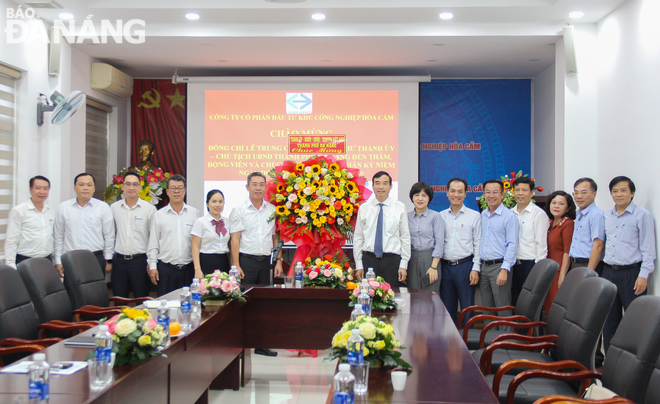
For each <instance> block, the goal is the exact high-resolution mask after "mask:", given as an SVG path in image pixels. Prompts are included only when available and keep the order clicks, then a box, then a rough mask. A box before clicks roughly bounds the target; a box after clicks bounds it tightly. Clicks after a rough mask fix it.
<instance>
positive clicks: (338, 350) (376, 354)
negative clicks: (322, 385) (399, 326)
mask: <svg viewBox="0 0 660 404" xmlns="http://www.w3.org/2000/svg"><path fill="white" fill-rule="evenodd" d="M354 328H358V329H359V330H360V335H361V336H362V338H364V359H365V361H369V363H370V364H371V366H372V367H379V366H381V365H382V366H401V367H403V368H405V369H410V368H412V366H410V364H409V363H408V362H406V361H404V360H403V359H401V352H399V351H397V349H405V348H406V347H404V346H402V345H401V343H399V341H398V340H397V339H396V336H395V335H394V329H393V328H392V326H391V325H389V324H387V323H385V322H383V321H380V320H378V319H377V318H373V317H369V316H367V315H363V316H360V317H358V318H357V319H356V320H355V321H347V322H345V323H344V324H343V325H342V327H341V330H339V331H338V332H337V333H336V334H335V336H334V337H332V348H330V350H331V351H332V352H331V353H330V355H328V356H327V357H326V358H325V360H333V359H341V360H342V361H344V362H346V360H347V355H348V352H347V350H346V342H347V341H348V338H349V337H350V336H351V330H352V329H354Z"/></svg>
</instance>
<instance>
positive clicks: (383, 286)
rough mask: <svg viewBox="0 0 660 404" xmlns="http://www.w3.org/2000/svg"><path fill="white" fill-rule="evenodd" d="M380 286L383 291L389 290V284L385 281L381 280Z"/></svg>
mask: <svg viewBox="0 0 660 404" xmlns="http://www.w3.org/2000/svg"><path fill="white" fill-rule="evenodd" d="M380 287H381V288H383V291H385V292H387V291H388V290H390V284H389V283H387V282H383V283H381V284H380Z"/></svg>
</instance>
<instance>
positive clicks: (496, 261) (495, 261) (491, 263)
mask: <svg viewBox="0 0 660 404" xmlns="http://www.w3.org/2000/svg"><path fill="white" fill-rule="evenodd" d="M503 262H504V258H500V259H498V260H490V261H488V260H481V263H482V264H485V265H495V264H501V263H503Z"/></svg>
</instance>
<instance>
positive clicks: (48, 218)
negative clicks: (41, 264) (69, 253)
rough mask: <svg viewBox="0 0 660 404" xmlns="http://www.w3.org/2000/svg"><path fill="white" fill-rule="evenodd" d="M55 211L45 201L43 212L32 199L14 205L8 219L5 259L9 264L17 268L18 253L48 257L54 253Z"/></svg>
mask: <svg viewBox="0 0 660 404" xmlns="http://www.w3.org/2000/svg"><path fill="white" fill-rule="evenodd" d="M54 225H55V211H54V210H53V209H51V208H50V206H48V205H46V204H45V203H44V206H43V208H42V209H41V212H39V211H38V210H37V208H36V207H35V206H34V203H32V199H28V201H27V202H23V203H21V204H20V205H18V206H16V207H14V209H12V210H11V211H10V212H9V219H8V220H7V239H6V241H5V259H6V262H7V265H9V266H10V267H12V268H16V255H17V254H20V255H25V256H26V257H30V258H43V257H48V256H49V255H51V254H52V253H53V250H54V246H53V227H54Z"/></svg>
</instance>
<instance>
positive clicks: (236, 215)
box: [229, 172, 282, 356]
mask: <svg viewBox="0 0 660 404" xmlns="http://www.w3.org/2000/svg"><path fill="white" fill-rule="evenodd" d="M245 188H246V189H247V190H248V193H249V194H250V198H248V200H246V201H245V202H243V203H242V204H240V205H238V206H237V207H235V208H234V209H232V211H231V214H230V215H229V231H230V232H231V256H232V260H231V262H232V265H236V269H238V274H239V277H240V278H241V279H243V283H244V284H248V285H249V284H265V285H267V284H269V283H270V255H271V251H272V249H273V246H275V245H277V242H278V238H277V234H276V233H275V220H270V216H271V215H272V214H273V213H274V212H275V206H273V205H272V204H270V203H269V202H268V201H266V200H264V196H265V195H266V176H265V175H263V174H262V173H260V172H253V173H251V174H250V175H248V177H247V185H246V186H245ZM281 275H282V250H280V253H279V256H278V257H277V263H276V264H275V276H281ZM254 353H255V354H257V355H265V356H277V352H275V351H273V350H270V349H266V348H256V349H255V350H254Z"/></svg>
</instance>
